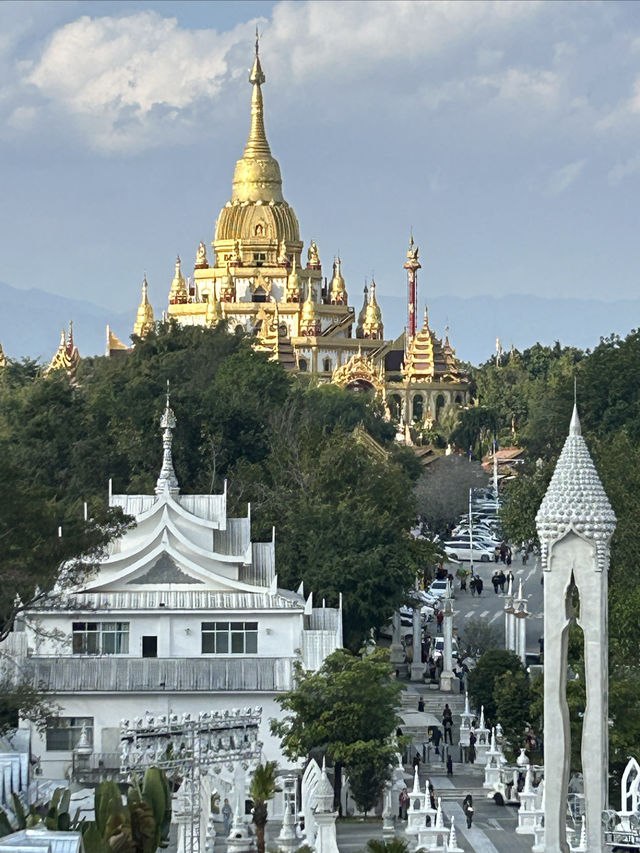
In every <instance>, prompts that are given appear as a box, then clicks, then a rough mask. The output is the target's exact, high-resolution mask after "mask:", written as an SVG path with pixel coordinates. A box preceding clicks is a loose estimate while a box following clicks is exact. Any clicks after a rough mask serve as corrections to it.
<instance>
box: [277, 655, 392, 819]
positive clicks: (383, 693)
mask: <svg viewBox="0 0 640 853" xmlns="http://www.w3.org/2000/svg"><path fill="white" fill-rule="evenodd" d="M402 689H403V688H402V685H401V684H400V683H399V682H398V681H396V680H395V678H394V677H393V669H392V667H391V665H390V663H389V656H388V652H387V651H386V650H382V649H378V650H376V651H375V652H373V653H372V654H370V655H364V656H362V657H359V656H356V655H351V654H349V653H348V652H346V651H342V650H338V651H336V652H334V653H333V654H332V655H329V657H328V658H327V659H326V660H325V662H324V663H323V665H322V667H321V668H320V669H319V670H318V671H317V672H315V673H303V672H302V670H301V669H300V668H298V672H297V687H296V688H295V689H294V690H291V691H289V692H288V693H285V694H283V695H282V696H279V697H278V699H277V702H278V703H279V704H280V706H281V708H282V710H283V712H284V713H285V716H284V717H283V719H281V720H272V721H271V731H272V732H273V733H274V734H275V735H277V736H278V737H280V738H281V745H282V750H283V752H284V754H285V755H286V756H287V757H288V758H290V759H292V760H294V759H297V758H301V757H307V756H308V755H310V754H311V752H312V751H313V750H320V751H322V752H323V753H325V754H326V755H327V756H328V757H329V758H330V759H331V760H333V761H334V762H338V763H340V764H343V765H344V767H345V769H346V772H347V775H348V777H349V782H350V786H351V791H352V793H353V795H354V798H355V800H356V802H357V804H358V806H359V807H360V808H362V809H363V810H364V811H367V810H368V809H370V808H371V807H372V806H373V805H374V804H375V803H376V801H377V799H378V797H379V796H380V793H381V791H382V789H383V787H384V784H385V782H386V781H387V780H388V779H389V778H390V774H391V768H392V765H393V764H394V763H395V755H396V753H397V752H398V743H397V741H396V738H395V731H396V727H397V725H398V723H399V718H398V716H397V708H398V705H399V702H400V693H401V691H402Z"/></svg>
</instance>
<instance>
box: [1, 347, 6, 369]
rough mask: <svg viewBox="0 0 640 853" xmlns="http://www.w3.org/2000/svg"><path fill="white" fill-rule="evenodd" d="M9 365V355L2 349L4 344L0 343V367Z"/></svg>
mask: <svg viewBox="0 0 640 853" xmlns="http://www.w3.org/2000/svg"><path fill="white" fill-rule="evenodd" d="M6 366H7V356H6V355H5V354H4V350H3V349H2V344H0V367H6Z"/></svg>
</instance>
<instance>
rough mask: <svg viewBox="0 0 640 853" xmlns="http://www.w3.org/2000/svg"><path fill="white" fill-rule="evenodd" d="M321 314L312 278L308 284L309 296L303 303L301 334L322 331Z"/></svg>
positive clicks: (314, 333)
mask: <svg viewBox="0 0 640 853" xmlns="http://www.w3.org/2000/svg"><path fill="white" fill-rule="evenodd" d="M320 326H321V322H320V316H319V314H318V306H317V305H316V300H315V298H314V293H313V284H312V283H311V279H309V283H308V284H307V298H306V299H305V300H304V302H303V303H302V311H301V312H300V334H301V335H302V336H303V337H304V336H309V335H314V336H315V335H317V334H319V332H320Z"/></svg>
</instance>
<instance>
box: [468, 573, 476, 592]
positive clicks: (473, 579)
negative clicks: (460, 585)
mask: <svg viewBox="0 0 640 853" xmlns="http://www.w3.org/2000/svg"><path fill="white" fill-rule="evenodd" d="M469 587H470V588H471V597H472V598H473V597H474V596H475V594H476V576H475V575H473V574H472V575H471V580H470V581H469Z"/></svg>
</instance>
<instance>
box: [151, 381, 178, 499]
mask: <svg viewBox="0 0 640 853" xmlns="http://www.w3.org/2000/svg"><path fill="white" fill-rule="evenodd" d="M160 427H161V428H162V468H161V469H160V476H159V477H158V480H157V482H156V494H157V495H162V494H164V492H167V491H168V492H170V493H171V494H172V495H177V494H178V493H179V492H180V486H179V485H178V478H177V477H176V472H175V470H174V467H173V456H172V453H171V445H172V443H173V435H172V432H173V430H174V429H175V428H176V416H175V415H174V414H173V409H172V408H171V406H170V405H169V380H168V379H167V402H166V405H165V409H164V412H163V413H162V417H161V418H160Z"/></svg>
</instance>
